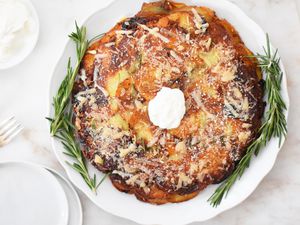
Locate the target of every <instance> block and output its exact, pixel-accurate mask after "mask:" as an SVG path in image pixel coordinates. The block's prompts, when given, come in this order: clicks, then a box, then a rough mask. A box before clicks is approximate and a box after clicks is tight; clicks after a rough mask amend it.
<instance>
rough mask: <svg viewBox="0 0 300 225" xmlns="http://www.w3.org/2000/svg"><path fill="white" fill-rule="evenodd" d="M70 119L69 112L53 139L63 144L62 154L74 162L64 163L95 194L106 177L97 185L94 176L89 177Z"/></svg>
mask: <svg viewBox="0 0 300 225" xmlns="http://www.w3.org/2000/svg"><path fill="white" fill-rule="evenodd" d="M71 119H72V113H71V112H70V113H68V114H65V115H64V117H63V118H62V122H61V126H60V128H59V130H58V132H57V134H56V135H55V137H56V138H58V139H59V140H60V141H61V143H62V144H63V146H64V149H65V151H64V152H63V153H64V154H66V155H67V156H70V157H71V158H73V159H74V160H75V162H72V163H71V162H68V161H66V163H67V164H68V165H69V166H71V167H72V168H73V169H74V170H75V171H77V172H78V173H79V174H80V175H81V176H82V178H83V179H84V181H85V183H86V184H87V185H88V187H89V188H90V189H91V190H92V191H93V192H94V193H97V188H98V186H99V185H100V184H101V183H102V182H103V181H104V179H105V178H106V175H105V176H104V177H103V178H102V179H101V180H100V182H99V183H98V184H97V180H96V174H94V176H93V177H90V175H89V172H88V169H87V167H86V164H85V161H84V157H83V154H82V151H81V149H80V147H79V145H78V143H77V141H76V138H75V135H74V134H75V127H74V126H73V124H72V123H71Z"/></svg>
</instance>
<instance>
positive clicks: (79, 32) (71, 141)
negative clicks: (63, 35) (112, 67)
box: [47, 23, 107, 193]
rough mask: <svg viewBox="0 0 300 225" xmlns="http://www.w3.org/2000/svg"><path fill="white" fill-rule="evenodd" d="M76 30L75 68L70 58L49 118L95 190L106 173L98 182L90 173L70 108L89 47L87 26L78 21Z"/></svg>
mask: <svg viewBox="0 0 300 225" xmlns="http://www.w3.org/2000/svg"><path fill="white" fill-rule="evenodd" d="M75 25H76V32H73V33H71V34H70V35H69V37H70V38H71V39H72V40H73V41H74V42H75V44H76V53H77V62H76V65H75V67H74V69H73V68H72V66H71V59H70V58H69V61H68V66H67V75H66V77H65V78H64V80H63V81H62V83H61V85H60V87H59V89H58V92H57V95H56V96H55V97H54V98H53V106H54V118H53V119H51V118H47V119H48V120H49V121H50V132H51V135H52V136H54V137H56V138H58V139H59V140H60V141H61V143H62V144H63V146H64V149H65V151H64V154H66V155H68V156H70V157H71V158H73V159H74V161H73V162H66V163H67V164H68V165H70V166H71V167H72V168H73V169H74V170H75V171H77V172H78V173H79V174H80V175H81V176H82V178H83V179H84V181H85V183H86V184H87V185H88V187H89V188H90V189H91V190H92V191H93V192H94V193H97V192H96V190H97V188H98V186H99V185H100V184H101V183H102V182H103V181H104V179H105V178H106V176H107V175H105V176H104V177H103V178H102V179H101V180H100V182H99V183H98V184H97V180H96V174H94V175H93V176H90V175H89V172H88V168H87V166H86V164H85V161H84V157H83V154H82V151H81V149H80V146H79V145H78V143H77V141H76V138H75V127H74V126H73V124H72V122H71V121H72V111H71V110H69V109H70V95H71V92H72V89H73V86H74V82H75V77H76V75H77V74H78V70H79V68H80V63H81V60H82V58H83V56H84V54H85V52H86V50H87V48H88V45H89V42H88V40H86V28H85V27H81V28H79V27H78V25H77V23H75Z"/></svg>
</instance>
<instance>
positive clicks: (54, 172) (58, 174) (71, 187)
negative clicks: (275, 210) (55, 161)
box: [43, 166, 83, 225]
mask: <svg viewBox="0 0 300 225" xmlns="http://www.w3.org/2000/svg"><path fill="white" fill-rule="evenodd" d="M43 167H44V168H45V169H46V170H48V171H50V172H51V173H53V174H55V175H57V176H58V177H59V178H61V179H62V180H63V182H65V183H66V184H67V186H68V187H69V188H70V190H71V191H72V195H73V197H74V200H75V201H76V204H77V206H78V209H79V212H80V214H79V215H78V216H79V221H78V225H82V222H83V213H82V204H81V201H80V198H79V196H78V193H77V191H76V190H75V188H74V187H73V185H72V184H71V182H70V181H69V180H68V179H67V178H65V177H64V176H63V175H62V174H60V173H59V172H57V171H56V170H54V169H52V168H50V167H48V166H43ZM69 211H70V210H69ZM69 215H70V213H69ZM69 224H70V223H69ZM70 225H74V224H70Z"/></svg>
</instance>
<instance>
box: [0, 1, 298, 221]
mask: <svg viewBox="0 0 300 225" xmlns="http://www.w3.org/2000/svg"><path fill="white" fill-rule="evenodd" d="M232 1H233V2H234V3H235V4H237V5H238V6H239V7H240V8H242V9H243V10H244V11H245V12H246V13H247V14H248V15H249V16H250V17H251V18H253V19H254V20H255V21H256V22H257V23H258V24H259V25H261V26H262V27H263V29H264V30H265V31H266V32H268V33H269V34H270V37H271V39H272V42H273V44H274V45H275V46H276V47H278V48H279V50H280V54H281V57H282V60H283V62H284V65H285V67H286V70H287V76H288V86H289V94H290V99H291V107H290V116H289V135H288V138H287V141H286V143H285V145H284V147H283V149H282V150H281V152H280V153H279V155H278V159H277V162H276V164H275V166H274V168H273V169H272V171H271V172H270V173H269V174H268V175H267V176H266V178H265V179H264V180H263V181H262V183H261V184H260V185H259V186H258V188H257V189H256V190H255V192H254V193H253V194H252V195H251V196H250V197H249V198H248V199H247V200H246V201H244V202H243V203H242V204H240V205H239V206H237V207H235V208H233V209H231V210H229V211H226V212H224V213H222V214H221V215H219V216H217V217H215V218H213V219H211V220H210V221H207V222H205V223H194V225H196V224H199V225H200V224H207V225H215V224H237V225H241V224H243V225H244V224H245V225H246V224H272V225H277V224H278V225H279V224H280V225H282V224H284V225H285V224H291V225H294V224H298V223H299V221H300V213H299V211H300V175H299V171H300V134H299V133H300V132H299V127H300V117H299V115H300V104H299V99H300V88H299V86H300V45H299V42H300V0H232ZM32 2H33V3H34V5H35V7H36V9H37V11H38V14H39V18H40V25H41V28H40V39H39V42H38V44H37V46H36V48H35V50H34V52H33V53H32V54H31V55H30V56H29V57H28V58H27V59H26V60H25V61H24V62H22V63H21V64H20V65H18V66H16V67H14V68H12V69H9V70H5V71H0V110H1V111H0V121H1V120H2V119H4V118H6V117H7V116H9V115H15V116H16V118H17V119H18V120H19V121H20V122H21V123H22V124H23V125H24V127H25V130H24V132H23V133H22V135H20V136H19V137H18V138H16V139H15V140H14V141H13V142H12V143H11V144H9V145H7V146H5V147H4V148H1V149H0V160H1V161H2V160H16V159H22V160H28V161H32V162H38V163H42V164H46V165H48V166H49V167H52V168H54V169H56V170H58V171H59V172H61V173H64V171H63V169H62V167H61V166H60V165H59V163H58V161H57V160H56V158H55V156H54V154H53V152H52V149H51V145H50V139H49V132H48V126H47V123H46V120H45V116H46V115H47V107H48V105H47V99H48V84H49V79H50V77H51V73H52V71H53V69H54V66H55V64H56V62H57V60H58V57H59V56H60V54H61V52H62V50H63V47H64V45H65V43H66V41H67V34H69V33H70V31H72V30H73V25H74V20H75V19H76V20H77V21H79V23H80V22H81V21H83V20H84V19H85V18H86V17H87V16H88V15H90V14H91V13H92V12H94V11H96V10H97V9H99V8H102V7H104V6H105V5H107V4H109V2H111V0H51V1H48V0H32ZM100 25H101V24H100ZM0 191H1V178H0ZM79 194H80V197H81V201H82V204H83V210H84V212H83V213H84V222H83V224H84V225H96V224H97V225H99V224H103V225H117V224H124V225H134V224H136V223H134V222H131V221H128V220H125V219H122V218H118V217H116V216H112V215H110V214H108V213H106V212H104V211H103V210H101V209H99V208H97V207H96V206H95V205H94V204H93V203H92V202H91V201H90V200H88V199H87V198H86V197H85V196H84V195H83V194H82V193H80V192H79ZM199 213H201V212H199ZM170 216H172V215H170ZM0 223H1V218H0Z"/></svg>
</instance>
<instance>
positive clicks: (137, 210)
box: [49, 0, 289, 225]
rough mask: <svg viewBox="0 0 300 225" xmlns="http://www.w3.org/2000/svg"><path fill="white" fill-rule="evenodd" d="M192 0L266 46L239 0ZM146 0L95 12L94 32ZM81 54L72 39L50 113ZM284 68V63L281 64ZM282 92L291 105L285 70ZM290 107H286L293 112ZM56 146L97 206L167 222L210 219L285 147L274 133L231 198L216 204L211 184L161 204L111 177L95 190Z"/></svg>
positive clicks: (238, 198)
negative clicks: (193, 194)
mask: <svg viewBox="0 0 300 225" xmlns="http://www.w3.org/2000/svg"><path fill="white" fill-rule="evenodd" d="M180 1H181V2H184V3H187V4H189V5H203V6H208V7H210V8H212V9H214V10H215V11H216V13H217V15H218V16H219V17H221V18H225V19H227V20H228V21H229V22H230V23H231V24H233V26H234V27H235V28H236V29H237V31H238V32H239V34H240V35H241V37H242V39H243V41H244V42H245V44H246V45H247V46H248V48H250V49H251V50H252V51H253V52H260V53H261V52H262V46H263V45H265V41H266V35H265V32H264V31H263V30H262V29H261V28H260V27H259V26H258V25H257V24H256V23H255V22H254V21H253V20H251V19H250V18H249V17H248V16H247V15H246V14H245V13H244V12H242V11H241V10H240V9H239V8H238V7H237V6H236V5H234V4H232V3H230V2H228V1H226V0H214V1H212V0H180ZM143 2H145V0H135V1H132V0H116V1H114V2H113V3H112V4H110V5H109V6H108V7H107V8H105V9H103V10H100V11H98V12H96V13H94V14H93V15H91V16H90V17H89V18H88V19H87V20H86V21H85V22H84V23H83V25H84V26H86V27H87V35H88V38H89V39H91V38H92V37H94V36H96V35H98V34H100V33H104V32H106V31H107V30H109V29H110V28H111V27H113V26H114V25H115V23H116V22H117V21H119V20H120V19H121V18H123V17H124V16H125V17H129V16H133V15H134V14H135V13H136V12H138V11H139V10H140V8H141V5H142V3H143ZM69 56H71V57H72V58H73V59H75V58H76V54H75V47H74V45H73V43H71V41H69V42H68V43H67V45H66V47H65V50H64V52H63V54H62V56H61V58H60V59H59V61H58V63H57V65H56V68H55V70H54V73H53V77H52V79H51V84H50V91H49V94H50V95H49V116H50V117H52V115H53V108H52V98H53V96H54V95H55V94H56V92H57V89H58V87H59V85H60V83H61V81H62V80H63V78H64V76H65V72H66V65H67V60H68V57H69ZM281 68H282V70H283V71H284V68H283V65H281ZM282 95H283V98H284V101H285V102H286V104H287V106H288V105H289V99H288V93H287V85H286V75H285V73H284V74H283V80H282ZM287 114H288V112H286V116H287ZM52 145H53V149H54V152H55V154H56V156H57V158H58V160H59V161H60V163H61V164H62V166H63V167H64V168H65V170H66V171H67V174H68V176H69V178H70V180H71V181H72V182H73V183H74V184H75V185H76V186H77V187H78V188H79V189H80V190H81V191H83V192H84V193H85V194H86V195H87V196H88V197H89V198H90V199H91V200H92V201H93V202H94V203H95V204H96V205H97V206H99V207H100V208H102V209H103V210H105V211H107V212H110V213H112V214H114V215H117V216H120V217H124V218H127V219H130V220H133V221H135V222H138V223H141V224H163V225H183V224H187V223H191V222H195V221H205V220H208V219H210V218H212V217H214V216H216V215H218V214H220V213H221V212H224V211H225V210H227V209H230V208H232V207H234V206H236V205H238V204H239V203H241V202H242V201H243V200H245V199H246V198H247V197H248V196H249V195H250V194H251V193H252V192H253V191H254V190H255V188H256V187H257V185H258V184H259V183H260V182H261V181H262V179H263V178H264V177H265V176H266V174H267V173H268V172H269V171H270V170H271V169H272V167H273V165H274V163H275V160H276V157H277V154H278V152H279V150H280V148H279V147H278V140H277V139H272V140H271V141H270V142H269V143H268V145H267V147H265V148H264V149H263V150H262V152H261V154H260V155H259V156H258V157H256V158H255V159H254V160H252V162H251V166H250V168H249V169H248V170H246V172H245V174H244V175H243V177H242V178H241V179H240V180H239V181H238V182H236V184H235V185H234V186H233V188H232V189H231V191H230V193H229V194H228V196H227V198H226V199H224V200H223V201H222V203H221V205H220V206H219V207H217V208H213V207H211V206H210V205H209V203H208V202H207V199H208V198H209V197H210V196H211V195H212V193H213V192H214V190H215V189H216V187H217V185H211V186H209V187H208V188H207V189H205V190H204V191H203V192H201V193H200V194H199V195H198V196H197V197H196V198H194V199H192V200H189V201H187V202H183V203H180V204H166V205H161V206H155V205H150V204H146V203H143V202H140V201H138V200H136V199H135V197H134V196H132V195H128V194H124V193H121V192H119V191H117V190H116V189H115V188H114V187H113V186H112V184H111V183H110V181H109V179H106V180H105V182H103V184H102V185H101V186H100V187H99V189H98V194H97V195H95V194H94V193H92V192H91V191H90V190H89V188H88V187H87V185H86V184H85V183H84V181H83V179H82V178H81V176H80V175H79V174H78V173H77V172H75V171H74V170H73V169H71V168H70V167H69V166H68V165H67V164H66V163H65V160H70V159H69V158H68V157H67V156H66V155H64V154H63V147H62V145H61V144H60V143H59V142H58V141H57V140H54V139H52ZM89 169H90V173H91V174H93V173H96V174H98V179H100V178H101V176H102V174H101V173H100V172H98V171H97V170H95V169H94V168H93V167H92V166H91V165H89Z"/></svg>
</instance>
